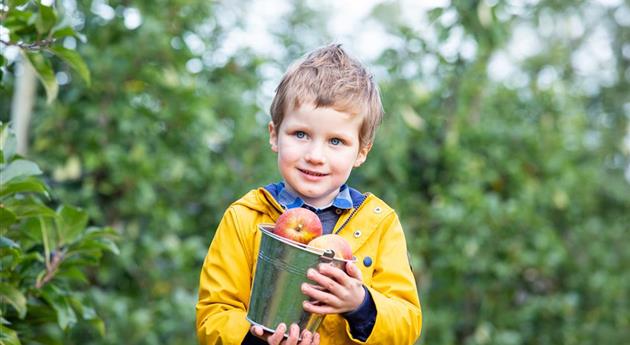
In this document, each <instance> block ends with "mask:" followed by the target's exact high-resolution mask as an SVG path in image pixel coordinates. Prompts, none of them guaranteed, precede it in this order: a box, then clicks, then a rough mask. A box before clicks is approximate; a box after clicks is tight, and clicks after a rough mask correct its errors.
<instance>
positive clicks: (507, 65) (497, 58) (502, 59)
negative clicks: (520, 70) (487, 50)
mask: <svg viewBox="0 0 630 345" xmlns="http://www.w3.org/2000/svg"><path fill="white" fill-rule="evenodd" d="M515 72H516V67H515V66H514V63H513V62H512V61H511V59H510V57H509V56H508V54H506V53H505V52H504V51H497V52H495V53H494V54H493V55H492V57H491V58H490V62H488V76H489V77H490V78H491V79H493V80H495V81H505V80H506V79H508V78H509V77H510V75H512V74H514V73H515Z"/></svg>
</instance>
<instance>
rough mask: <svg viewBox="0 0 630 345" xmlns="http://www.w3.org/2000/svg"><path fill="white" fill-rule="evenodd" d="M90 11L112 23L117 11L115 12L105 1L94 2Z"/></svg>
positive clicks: (97, 0) (96, 0)
mask: <svg viewBox="0 0 630 345" xmlns="http://www.w3.org/2000/svg"><path fill="white" fill-rule="evenodd" d="M90 11H92V13H94V14H96V15H97V16H99V17H101V18H103V19H105V20H106V21H110V20H112V19H114V17H115V16H116V11H114V9H113V8H112V7H111V6H109V5H108V4H107V3H106V2H105V1H104V0H94V1H93V2H92V6H91V7H90Z"/></svg>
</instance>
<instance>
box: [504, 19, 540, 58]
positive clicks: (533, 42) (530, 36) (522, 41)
mask: <svg viewBox="0 0 630 345" xmlns="http://www.w3.org/2000/svg"><path fill="white" fill-rule="evenodd" d="M542 48H543V47H542V44H541V39H540V37H538V34H537V33H536V30H534V28H533V27H532V26H531V25H528V24H519V25H517V26H516V27H515V28H514V31H513V32H512V38H511V40H510V43H509V45H508V52H509V54H510V56H512V57H514V58H516V59H517V60H524V59H527V58H530V57H532V56H534V55H536V54H538V53H540V51H541V50H542Z"/></svg>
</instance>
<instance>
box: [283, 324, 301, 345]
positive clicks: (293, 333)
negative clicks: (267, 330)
mask: <svg viewBox="0 0 630 345" xmlns="http://www.w3.org/2000/svg"><path fill="white" fill-rule="evenodd" d="M299 336H300V327H299V326H298V325H296V324H291V327H290V328H289V338H288V339H287V341H286V343H285V344H286V345H296V344H297V342H298V338H299Z"/></svg>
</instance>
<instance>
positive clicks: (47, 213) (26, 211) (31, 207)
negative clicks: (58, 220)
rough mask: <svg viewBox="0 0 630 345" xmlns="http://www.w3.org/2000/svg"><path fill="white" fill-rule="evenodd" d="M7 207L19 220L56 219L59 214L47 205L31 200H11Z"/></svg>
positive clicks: (6, 204)
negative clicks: (33, 218) (29, 218)
mask: <svg viewBox="0 0 630 345" xmlns="http://www.w3.org/2000/svg"><path fill="white" fill-rule="evenodd" d="M5 207H6V208H7V209H9V210H10V211H12V212H13V213H15V215H16V217H17V218H18V219H21V218H28V217H52V218H54V217H56V216H57V213H55V211H53V210H51V209H50V208H48V207H47V206H46V205H43V204H40V203H37V202H33V201H32V200H31V199H22V200H9V201H7V202H6V203H5Z"/></svg>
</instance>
